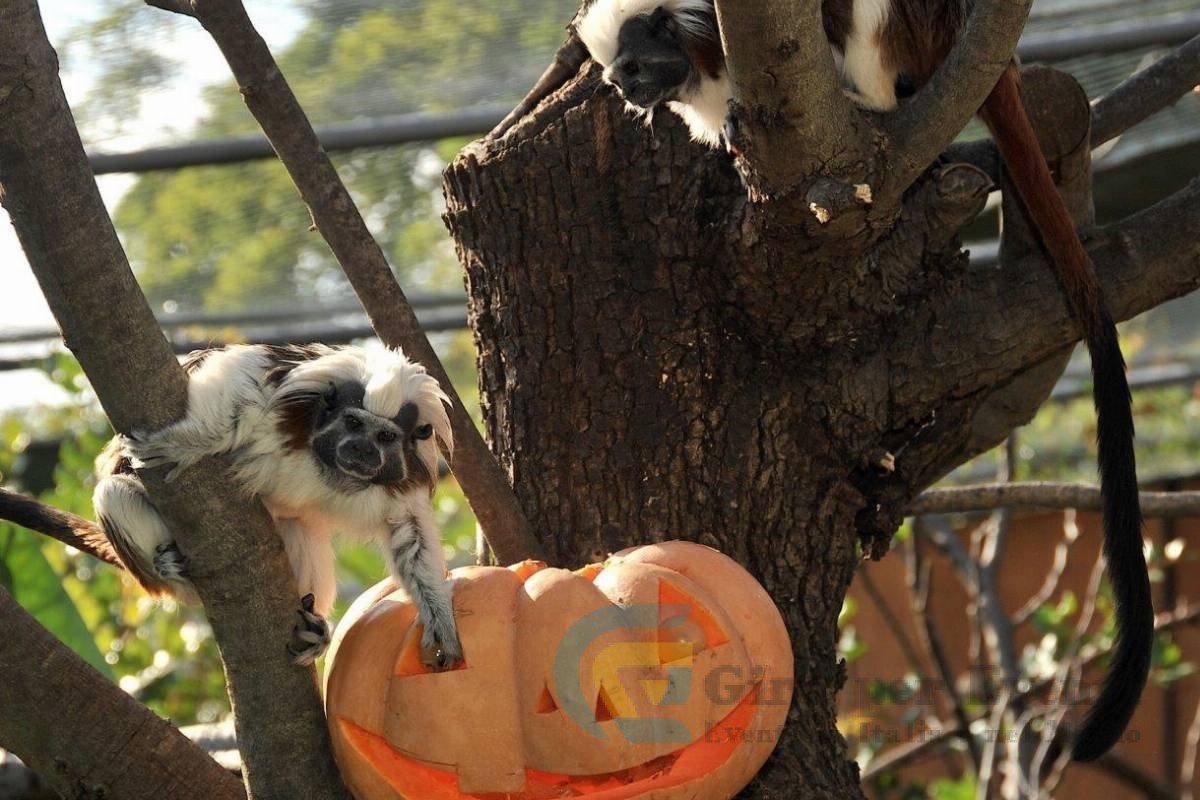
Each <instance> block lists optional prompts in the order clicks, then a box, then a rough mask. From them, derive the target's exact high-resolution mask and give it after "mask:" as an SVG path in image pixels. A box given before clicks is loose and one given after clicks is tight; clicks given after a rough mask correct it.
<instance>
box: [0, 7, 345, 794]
mask: <svg viewBox="0 0 1200 800" xmlns="http://www.w3.org/2000/svg"><path fill="white" fill-rule="evenodd" d="M0 53H3V54H4V55H3V57H2V58H0V117H3V119H4V125H2V126H0V199H2V200H3V204H4V207H5V208H6V209H7V210H8V212H9V215H10V216H11V218H12V222H13V226H14V227H15V228H16V231H17V234H18V237H19V238H20V240H21V244H22V246H23V247H24V249H25V253H26V256H27V258H28V261H29V264H30V266H31V267H32V268H33V271H34V274H35V275H36V277H37V279H38V282H39V284H40V285H41V287H42V291H43V292H44V293H45V295H46V299H47V302H48V303H49V304H50V308H51V311H53V312H54V315H55V318H56V319H57V320H58V323H59V326H60V327H61V328H62V331H63V338H64V340H65V342H66V343H67V346H68V347H69V348H70V349H71V350H72V352H73V353H74V354H75V356H76V358H78V360H79V363H80V364H81V365H82V366H83V369H84V371H85V372H86V373H87V375H88V377H89V379H90V380H91V382H92V386H93V388H94V389H95V391H96V395H97V397H98V398H99V400H100V402H101V404H102V405H103V406H104V409H105V411H106V412H107V413H108V416H109V418H110V419H111V420H112V423H113V425H114V427H116V429H117V430H119V431H122V432H132V431H137V430H156V429H159V428H161V427H163V426H164V425H166V424H168V423H170V422H172V421H174V420H176V419H178V418H180V417H181V416H183V414H184V413H185V412H186V408H187V378H186V376H185V375H184V373H183V370H182V368H181V367H180V366H179V363H178V362H177V361H176V359H175V356H174V355H173V354H172V352H171V348H170V346H169V345H168V343H167V341H166V339H165V338H164V337H163V335H162V333H161V331H160V330H159V329H158V326H157V325H156V323H155V321H154V316H153V315H152V314H151V312H150V307H149V305H148V304H147V303H146V299H145V297H143V296H142V294H141V291H140V290H139V289H138V286H137V282H136V281H135V280H134V277H133V273H132V272H131V271H130V269H129V263H128V261H127V260H126V258H125V254H124V252H123V251H122V250H121V245H120V243H119V242H118V240H117V236H116V233H115V231H114V230H113V227H112V222H111V221H110V220H109V218H108V214H107V212H106V211H105V208H104V203H103V201H102V200H101V198H100V193H99V191H98V190H97V188H96V183H95V181H94V180H93V178H92V175H91V171H90V169H89V168H88V163H87V158H86V156H85V154H84V151H83V146H82V144H81V142H80V140H79V134H78V131H76V129H75V125H74V122H73V121H72V118H71V113H70V109H69V108H68V107H67V102H66V98H65V97H64V96H63V91H62V86H61V85H60V83H59V80H58V75H57V66H58V64H57V58H56V57H55V54H54V51H53V49H51V47H50V43H49V42H48V41H47V39H46V34H45V30H44V29H43V27H42V22H41V19H40V17H39V14H38V8H37V4H36V3H35V2H34V0H11V2H6V3H4V4H0ZM142 478H143V480H144V482H145V484H146V488H147V489H148V490H149V492H150V495H151V497H152V498H153V500H154V503H155V505H156V506H157V507H158V509H159V510H160V511H161V512H162V513H163V514H164V516H165V517H166V518H167V520H168V524H169V525H170V528H171V530H172V532H173V533H174V534H175V536H176V539H177V541H178V542H179V544H180V547H181V549H182V550H183V552H184V554H185V555H186V556H187V557H188V559H189V576H190V577H191V579H192V581H193V583H194V584H195V586H196V588H197V590H198V591H199V594H200V596H201V598H202V599H203V600H204V603H205V606H206V609H207V611H208V615H209V619H210V620H211V622H212V626H213V631H214V634H215V636H216V639H217V642H218V644H219V645H220V648H221V654H222V657H223V658H224V661H225V668H226V677H227V679H228V685H229V692H230V698H231V700H232V703H233V708H234V711H235V714H236V715H237V722H238V736H239V740H240V741H241V743H242V753H243V756H244V758H245V764H246V778H247V785H248V787H249V789H250V793H251V794H252V795H253V796H254V797H257V798H272V797H277V798H288V800H294V798H318V797H319V798H337V797H344V796H346V795H345V790H344V789H343V788H342V786H341V781H340V778H339V777H338V774H337V769H336V767H335V766H334V763H333V758H332V755H331V754H330V750H329V746H328V734H327V731H326V727H325V719H324V714H323V713H322V709H321V703H320V697H319V695H318V692H317V687H316V683H315V681H314V676H313V673H312V671H311V670H304V669H299V668H297V667H295V666H294V665H292V664H291V662H290V660H289V658H288V653H287V645H288V642H289V640H290V638H291V635H292V629H293V627H294V625H295V619H296V612H295V607H296V601H297V595H296V587H295V583H294V581H293V578H292V571H291V569H290V568H289V566H288V561H287V557H286V556H285V554H284V552H283V546H282V544H281V543H280V541H279V538H278V537H277V536H276V535H274V532H273V528H272V526H271V522H270V518H269V517H268V516H267V513H266V511H265V510H264V509H263V508H262V505H261V504H260V503H257V502H253V503H252V502H249V501H246V500H243V499H241V498H240V496H239V493H238V492H236V491H234V490H233V489H232V483H231V481H230V480H228V478H227V476H226V474H225V470H224V467H223V465H222V464H221V463H220V462H216V461H213V460H211V459H210V460H207V461H205V462H203V463H202V464H201V465H199V466H197V467H196V468H193V469H191V470H189V471H188V472H187V473H185V475H184V476H183V478H182V479H180V480H178V481H176V482H174V483H172V484H169V485H168V484H165V483H164V481H163V480H162V476H161V475H160V474H158V472H156V471H149V472H144V473H143V474H142ZM8 709H9V707H8V706H5V707H4V713H7V712H8ZM47 744H50V743H49V742H47ZM62 747H63V740H58V744H57V748H58V749H62ZM298 747H302V748H303V749H304V752H305V757H304V758H296V757H295V751H296V749H297V748H298ZM53 755H54V753H53V751H52V752H49V753H45V754H34V757H50V758H52V757H53Z"/></svg>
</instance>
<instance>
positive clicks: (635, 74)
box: [604, 8, 696, 108]
mask: <svg viewBox="0 0 1200 800" xmlns="http://www.w3.org/2000/svg"><path fill="white" fill-rule="evenodd" d="M604 79H605V80H606V81H608V82H609V83H611V84H612V85H614V86H616V87H617V91H619V92H620V93H621V96H622V97H623V98H625V101H626V102H627V103H629V104H631V105H635V106H638V107H639V108H654V107H655V106H656V105H658V104H659V103H662V102H665V101H667V100H674V99H676V98H677V97H678V96H679V93H680V90H682V89H683V88H684V87H685V86H687V85H688V84H689V83H691V82H693V81H694V80H695V79H696V68H695V65H694V64H693V63H692V59H691V58H689V57H688V54H687V51H686V50H685V49H684V47H683V43H682V41H681V40H680V35H679V28H678V24H677V23H676V22H675V19H674V17H673V16H672V15H671V14H670V13H669V12H667V11H666V10H665V9H662V8H659V9H658V10H656V11H655V12H654V13H653V14H644V15H642V16H639V17H634V18H632V19H630V20H628V21H626V22H625V24H624V25H622V26H621V30H620V32H619V33H618V34H617V57H616V58H615V59H614V60H613V63H612V64H610V65H609V66H608V69H606V70H605V71H604Z"/></svg>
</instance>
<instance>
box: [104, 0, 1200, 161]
mask: <svg viewBox="0 0 1200 800" xmlns="http://www.w3.org/2000/svg"><path fill="white" fill-rule="evenodd" d="M1198 33H1200V14H1187V15H1183V16H1179V17H1176V18H1173V19H1167V20H1159V21H1154V22H1145V23H1140V24H1134V25H1129V24H1114V25H1106V26H1098V27H1095V28H1092V29H1089V30H1087V31H1083V32H1080V31H1078V30H1068V31H1060V32H1055V33H1043V34H1030V35H1028V36H1025V37H1023V38H1022V39H1021V43H1020V45H1018V47H1017V53H1018V54H1019V55H1020V56H1021V58H1023V59H1025V60H1027V61H1055V60H1062V59H1066V58H1074V57H1076V56H1080V55H1087V54H1091V53H1099V54H1103V53H1116V52H1123V51H1127V50H1136V49H1138V48H1142V47H1149V46H1151V45H1172V44H1179V43H1181V42H1183V41H1186V40H1187V39H1189V38H1191V37H1192V36H1195V35H1196V34H1198ZM508 111H509V108H508V107H507V106H483V107H479V108H474V109H468V110H465V111H457V112H454V113H450V114H424V113H421V114H404V115H401V116H395V117H383V118H378V119H368V120H362V121H360V122H352V123H346V124H340V125H325V126H319V127H318V128H317V135H318V136H319V137H320V139H321V143H322V144H323V145H324V146H325V149H326V150H327V151H328V152H330V153H340V152H346V151H350V150H357V149H360V148H364V147H388V146H394V145H400V144H412V143H416V142H434V141H437V140H439V139H448V138H451V137H454V136H479V135H482V134H484V133H486V132H487V131H489V130H491V129H492V128H494V127H495V126H496V125H497V124H498V123H499V122H500V120H502V119H503V118H504V117H505V115H506V114H507V113H508ZM274 155H275V152H274V151H273V150H272V149H271V145H270V143H268V142H267V140H266V138H265V137H263V136H243V137H237V138H232V139H218V140H213V141H208V142H194V143H189V144H184V145H179V146H177V147H156V148H151V149H147V150H137V151H133V152H129V153H91V154H89V156H88V160H89V161H90V162H91V164H92V171H93V172H94V173H95V174H97V175H107V174H112V173H119V172H153V171H155V170H164V169H179V168H180V167H196V166H208V165H214V164H231V163H238V162H243V161H252V160H257V159H263V158H271V157H273V156H274Z"/></svg>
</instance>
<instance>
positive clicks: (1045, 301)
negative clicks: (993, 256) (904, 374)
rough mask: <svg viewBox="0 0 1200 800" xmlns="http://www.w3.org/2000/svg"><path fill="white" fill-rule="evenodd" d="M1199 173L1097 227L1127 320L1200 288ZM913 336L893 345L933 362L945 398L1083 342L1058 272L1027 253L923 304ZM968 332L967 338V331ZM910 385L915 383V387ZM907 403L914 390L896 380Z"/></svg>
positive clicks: (1096, 254) (1107, 273)
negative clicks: (1138, 209)
mask: <svg viewBox="0 0 1200 800" xmlns="http://www.w3.org/2000/svg"><path fill="white" fill-rule="evenodd" d="M1198 229H1200V180H1194V181H1192V182H1191V183H1190V184H1189V185H1188V186H1186V187H1185V188H1183V189H1181V190H1180V191H1179V192H1176V193H1175V194H1174V195H1172V196H1171V197H1169V198H1167V199H1166V200H1163V201H1162V202H1160V203H1158V204H1156V205H1155V206H1153V207H1151V208H1149V209H1147V210H1145V211H1142V212H1139V213H1138V214H1135V215H1133V216H1131V217H1129V218H1127V219H1125V220H1122V221H1121V222H1119V223H1117V224H1115V225H1112V226H1109V227H1107V228H1105V229H1103V230H1101V231H1099V232H1098V233H1097V235H1095V236H1094V237H1093V238H1092V239H1091V240H1090V241H1089V242H1088V245H1089V246H1088V250H1089V252H1090V254H1091V256H1092V260H1093V262H1094V263H1095V265H1096V270H1097V273H1098V275H1099V278H1100V284H1101V287H1102V288H1103V291H1104V293H1105V296H1106V297H1107V300H1108V304H1109V307H1110V308H1111V310H1112V312H1113V316H1114V317H1115V318H1116V319H1117V320H1126V319H1130V318H1131V317H1134V316H1136V315H1138V314H1140V313H1142V312H1143V311H1147V310H1149V309H1151V308H1153V307H1155V306H1157V305H1160V304H1161V303H1164V302H1166V301H1168V300H1171V299H1173V298H1176V297H1180V296H1182V295H1185V294H1188V293H1189V292H1191V291H1193V290H1195V289H1196V288H1197V287H1198V286H1200V239H1198V238H1197V237H1196V236H1195V234H1194V232H1195V231H1196V230H1198ZM914 316H915V317H916V318H915V319H914V320H910V324H911V327H909V326H907V325H906V326H905V329H907V330H911V331H915V332H917V335H916V336H913V337H900V342H899V343H898V347H899V348H900V349H898V350H897V352H898V353H899V352H903V353H904V354H905V355H904V358H905V359H913V358H914V356H915V358H916V361H917V362H918V363H923V364H927V365H930V366H931V367H933V368H936V369H937V370H938V372H939V383H940V384H941V386H942V387H943V389H944V391H945V392H946V394H947V395H948V396H951V397H959V398H961V397H967V396H969V395H971V394H974V393H977V392H980V391H983V390H987V389H990V388H991V387H996V386H1001V385H1003V384H1004V383H1006V382H1008V381H1010V380H1012V379H1013V377H1014V376H1016V375H1019V374H1020V373H1022V372H1023V371H1024V370H1026V369H1028V365H1029V364H1035V363H1039V362H1041V361H1042V360H1044V359H1046V358H1048V357H1050V356H1051V355H1053V354H1055V353H1057V352H1059V351H1061V350H1062V349H1064V348H1066V347H1069V346H1070V345H1072V344H1074V343H1075V342H1077V341H1079V333H1078V330H1077V329H1076V327H1075V324H1074V322H1073V321H1072V318H1071V315H1070V312H1069V310H1068V308H1067V304H1066V301H1065V300H1064V299H1063V296H1062V291H1061V289H1060V288H1059V285H1058V278H1057V276H1056V274H1055V271H1054V270H1053V269H1052V268H1051V266H1050V265H1049V264H1048V263H1046V261H1045V259H1044V258H1042V257H1040V256H1038V257H1033V256H1031V257H1028V258H1025V259H1021V260H1020V261H1017V262H1014V263H1006V264H1003V265H1002V267H1001V268H999V269H993V270H986V271H984V270H980V271H973V272H971V273H969V274H968V275H967V276H966V277H965V280H964V283H963V284H961V285H956V286H953V287H949V288H948V290H947V291H945V292H942V293H940V295H939V296H937V297H935V298H931V299H930V301H929V303H928V307H927V308H926V309H924V310H922V311H918V312H917V313H916V314H915V315H914ZM964 330H969V331H971V336H970V337H967V338H964V337H963V336H962V331H964ZM912 388H913V389H917V387H916V386H915V385H914V386H912ZM898 395H899V396H898V397H897V398H896V400H897V402H898V403H900V404H901V405H902V406H903V404H905V403H908V402H911V401H917V400H918V398H916V397H911V396H909V389H908V387H907V386H906V385H903V384H902V385H900V386H899V387H898Z"/></svg>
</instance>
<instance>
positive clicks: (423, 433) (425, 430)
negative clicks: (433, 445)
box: [413, 425, 433, 440]
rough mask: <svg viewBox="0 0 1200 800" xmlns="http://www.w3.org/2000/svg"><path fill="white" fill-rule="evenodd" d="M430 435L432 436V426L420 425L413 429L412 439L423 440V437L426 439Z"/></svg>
mask: <svg viewBox="0 0 1200 800" xmlns="http://www.w3.org/2000/svg"><path fill="white" fill-rule="evenodd" d="M430 436H433V426H432V425H422V426H421V427H419V428H417V429H416V430H415V431H413V438H414V439H421V440H425V439H428V438H429V437H430Z"/></svg>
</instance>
